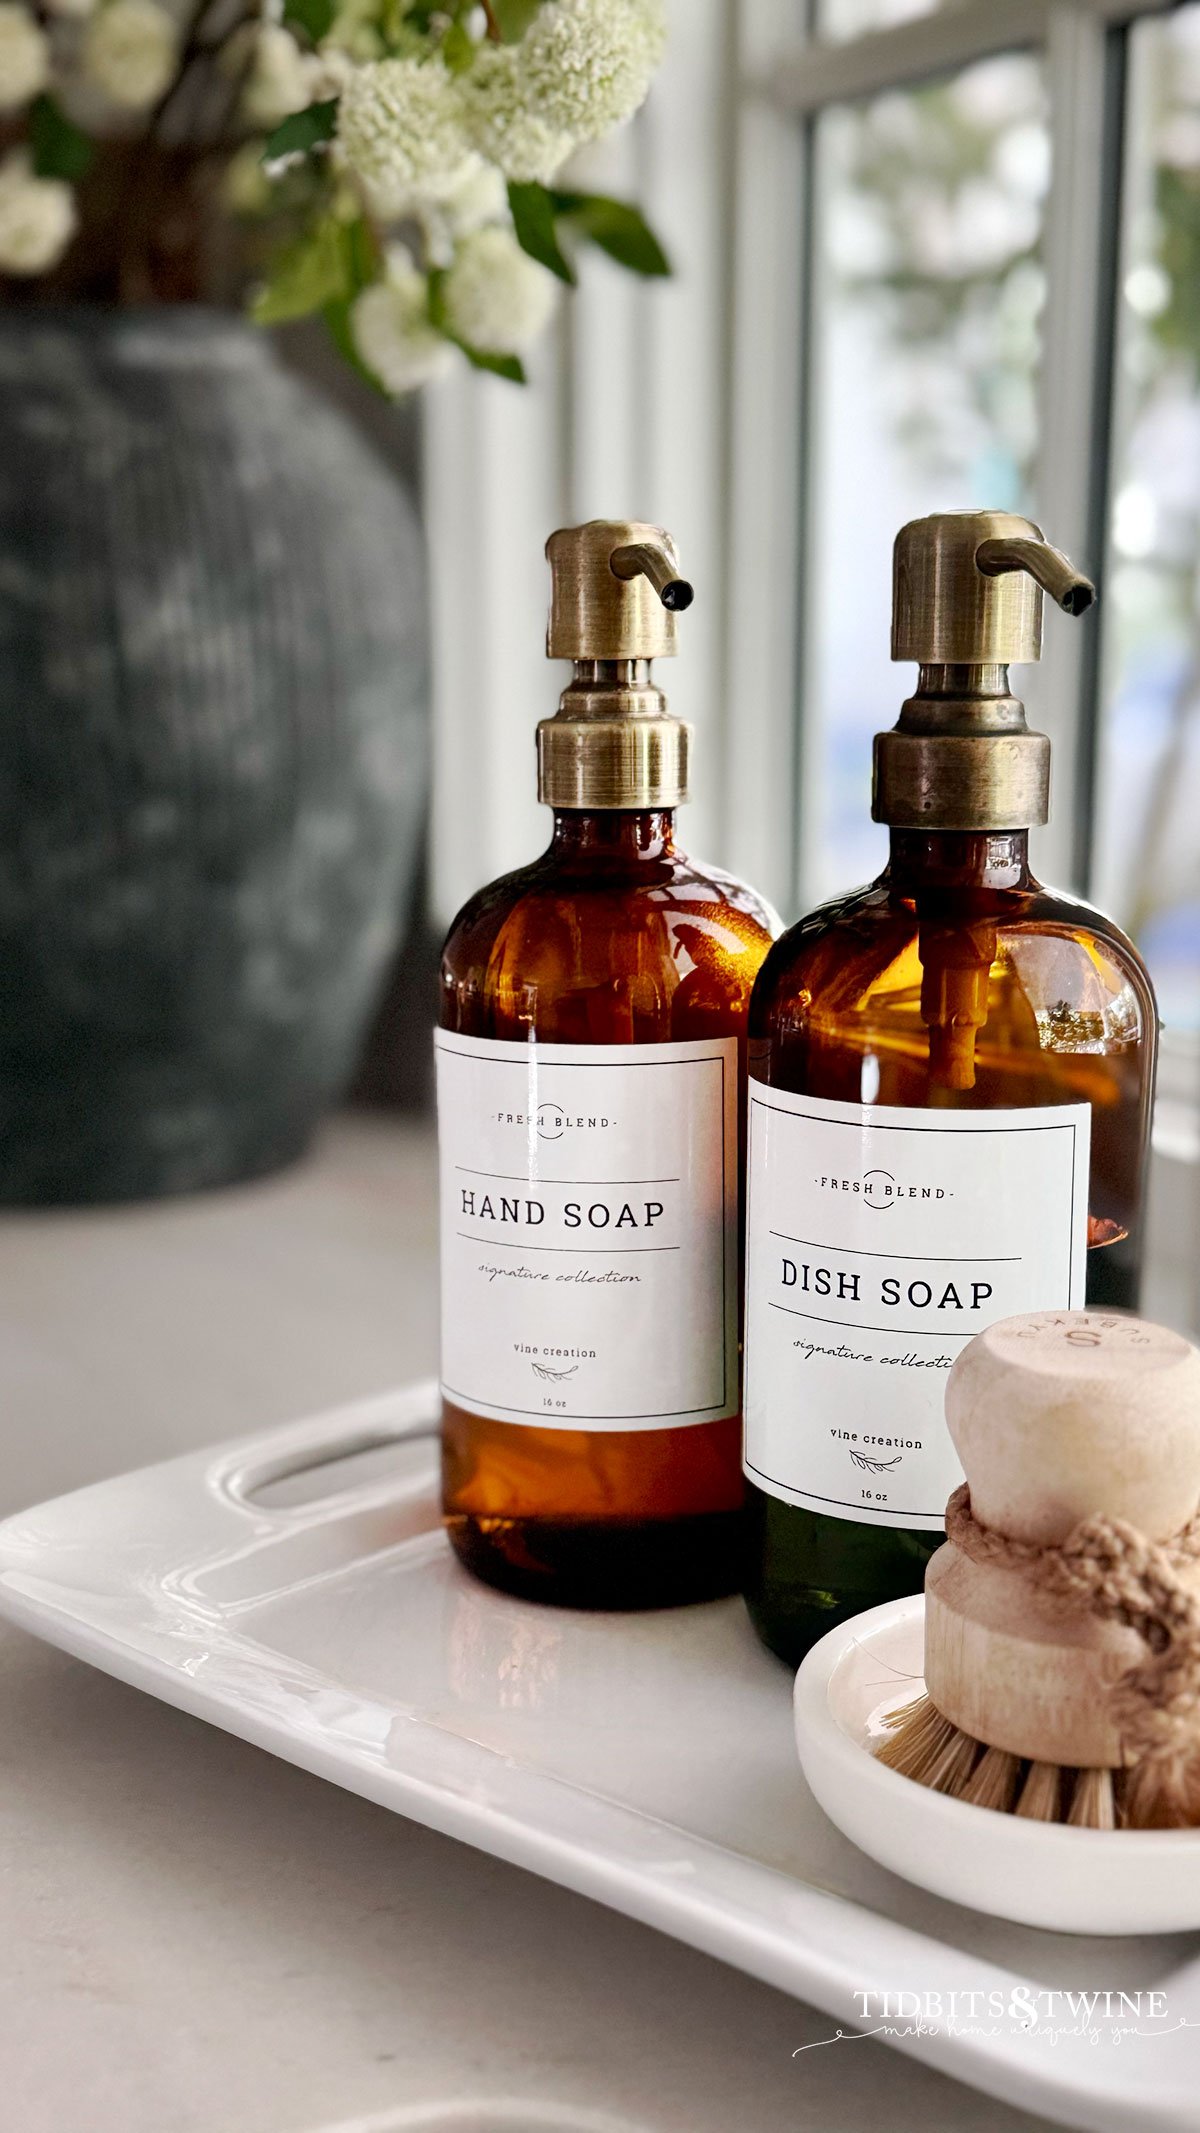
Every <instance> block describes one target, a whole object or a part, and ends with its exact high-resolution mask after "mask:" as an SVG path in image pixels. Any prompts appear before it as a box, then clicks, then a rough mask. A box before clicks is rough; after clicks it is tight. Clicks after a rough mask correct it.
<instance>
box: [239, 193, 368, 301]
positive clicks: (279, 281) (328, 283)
mask: <svg viewBox="0 0 1200 2133" xmlns="http://www.w3.org/2000/svg"><path fill="white" fill-rule="evenodd" d="M349 227H351V228H352V227H353V225H350V226H349ZM353 266H354V262H353V257H352V247H351V243H350V242H349V237H348V226H347V224H346V223H344V222H338V221H336V220H335V218H334V217H333V216H332V215H326V216H325V217H324V219H323V220H322V221H320V222H318V223H317V224H316V225H315V227H314V228H313V229H311V230H307V231H306V232H305V234H304V236H303V237H299V238H297V240H296V242H295V243H294V244H290V245H288V246H287V247H286V248H285V249H284V250H283V251H282V252H281V253H280V254H279V256H278V257H277V259H276V260H275V261H274V263H273V265H272V267H271V271H270V273H269V274H268V276H267V280H266V284H265V286H264V287H263V288H262V289H261V290H260V291H259V293H258V295H257V296H256V297H255V299H254V302H253V304H252V305H251V307H250V314H251V317H252V318H254V319H256V320H257V321H258V324H259V325H260V326H274V325H278V324H279V322H280V321H281V320H283V319H288V318H306V317H307V316H308V314H309V312H310V311H321V310H323V309H324V307H325V305H326V304H330V303H336V302H337V300H338V299H339V298H341V297H349V296H352V295H353V294H355V291H356V283H355V280H354V273H353Z"/></svg>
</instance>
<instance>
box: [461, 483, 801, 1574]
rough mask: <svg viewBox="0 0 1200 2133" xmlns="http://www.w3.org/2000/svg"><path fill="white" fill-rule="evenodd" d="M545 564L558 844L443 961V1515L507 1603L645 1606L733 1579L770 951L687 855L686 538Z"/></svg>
mask: <svg viewBox="0 0 1200 2133" xmlns="http://www.w3.org/2000/svg"><path fill="white" fill-rule="evenodd" d="M546 552H547V554H548V556H549V559H550V567H551V576H552V604H551V611H550V627H549V632H548V636H547V652H548V654H549V656H550V657H551V658H552V659H570V660H573V661H574V677H573V679H572V680H571V682H570V683H569V685H568V687H567V688H566V689H565V691H564V692H563V696H562V700H561V703H560V706H559V710H558V714H557V716H556V717H554V718H549V719H545V720H543V722H542V724H541V725H540V726H539V727H538V732H537V749H538V793H539V797H540V798H541V799H542V800H543V801H545V803H546V804H547V806H549V807H551V808H552V809H553V810H554V828H553V834H552V836H551V840H550V844H549V847H548V849H547V850H546V851H545V852H544V853H543V855H542V857H541V858H540V859H537V860H535V861H534V862H533V864H532V865H530V866H525V867H522V868H520V869H519V870H518V872H516V873H515V874H509V875H507V876H505V877H504V878H503V879H502V880H500V881H497V882H493V883H492V885H491V887H490V888H486V889H483V890H481V891H480V893H479V894H478V895H477V896H475V897H473V898H472V900H471V901H470V903H468V904H467V906H466V908H465V909H464V910H463V911H462V912H461V913H460V915H459V917H458V918H457V919H456V920H455V922H454V925H453V926H452V927H451V929H450V935H449V938H448V940H447V942H446V946H445V950H444V953H443V960H442V982H441V1012H440V1025H441V1026H440V1028H439V1030H438V1033H437V1063H438V1136H439V1149H440V1162H441V1224H442V1239H441V1267H442V1394H443V1444H444V1456H443V1484H444V1508H445V1517H446V1524H447V1527H448V1530H449V1534H450V1538H451V1541H452V1542H453V1545H454V1547H455V1549H456V1550H457V1552H458V1554H459V1556H460V1557H461V1559H462V1560H463V1562H464V1563H466V1564H467V1566H468V1567H469V1568H470V1569H471V1570H473V1571H475V1572H476V1573H477V1575H478V1576H480V1577H482V1578H485V1579H486V1580H487V1581H488V1582H489V1583H491V1584H494V1585H499V1586H502V1587H504V1588H505V1589H506V1590H508V1591H510V1592H517V1593H521V1594H523V1595H525V1596H526V1597H530V1598H535V1599H544V1600H550V1601H556V1602H561V1603H564V1604H566V1605H571V1606H580V1607H614V1608H615V1607H648V1606H658V1605H665V1604H669V1603H672V1602H676V1601H682V1600H692V1599H698V1598H702V1597H706V1596H709V1595H711V1594H715V1593H720V1592H727V1591H730V1590H732V1589H733V1588H734V1587H735V1586H736V1584H737V1583H738V1580H739V1572H740V1562H739V1544H740V1539H741V1510H742V1500H743V1489H742V1473H741V1422H740V1377H741V1372H740V1347H739V1301H740V1265H739V1262H740V1243H741V1226H740V1220H739V1211H740V1182H741V1176H742V1160H741V1150H740V1146H739V1136H740V1130H741V1127H740V1121H741V1119H742V1116H743V1107H742V1104H741V1103H740V1102H739V1085H741V1087H742V1090H743V1092H744V1075H745V1041H746V1020H747V1013H748V1009H749V1002H750V990H751V986H752V984H753V981H754V976H755V973H756V971H757V970H758V967H759V965H760V963H761V962H762V959H763V956H764V955H765V954H766V951H767V948H768V946H769V945H770V941H771V938H772V935H773V933H774V931H775V930H777V929H776V927H775V925H774V922H773V919H772V916H771V913H770V912H769V911H768V910H767V909H766V908H765V907H764V905H763V904H762V903H761V902H760V901H759V899H758V898H757V897H756V896H754V895H753V894H752V892H751V891H750V890H749V889H747V888H743V887H742V885H741V884H740V883H739V882H737V881H733V880H731V879H730V878H729V877H728V876H727V875H724V874H720V873H717V872H715V871H714V870H713V869H712V868H709V867H702V866H699V865H697V864H696V862H695V861H693V860H691V859H689V858H688V857H687V856H686V855H685V854H684V853H683V852H682V851H681V850H680V849H679V847H678V846H677V844H676V842H675V810H676V808H677V807H678V805H679V804H680V802H681V801H683V800H686V798H687V789H688V753H689V740H690V733H689V728H688V727H687V726H686V725H685V724H683V723H682V721H680V720H679V719H676V718H672V717H671V716H670V715H669V713H668V711H667V706H666V702H665V700H664V698H663V696H662V694H661V692H660V691H659V690H658V689H657V688H656V687H655V685H654V683H653V682H652V680H651V676H650V665H649V662H650V661H651V659H653V658H658V657H661V656H662V655H663V654H665V653H669V652H673V651H674V650H675V635H676V616H677V614H678V613H679V611H680V610H682V609H683V608H686V607H687V606H688V605H689V604H690V602H691V597H692V594H691V588H690V586H689V585H687V584H686V582H685V581H684V580H683V579H682V578H681V577H680V575H679V565H678V561H677V558H676V554H675V549H674V546H673V544H672V542H671V540H670V538H669V537H668V535H667V534H665V533H664V532H663V531H662V530H661V529H660V528H659V527H657V526H648V525H640V524H631V523H628V522H619V523H610V522H608V521H594V522H593V523H591V524H589V525H586V526H573V527H568V528H566V529H565V530H563V531H561V532H559V533H555V534H553V535H552V536H551V538H550V540H549V541H548V542H547V548H546Z"/></svg>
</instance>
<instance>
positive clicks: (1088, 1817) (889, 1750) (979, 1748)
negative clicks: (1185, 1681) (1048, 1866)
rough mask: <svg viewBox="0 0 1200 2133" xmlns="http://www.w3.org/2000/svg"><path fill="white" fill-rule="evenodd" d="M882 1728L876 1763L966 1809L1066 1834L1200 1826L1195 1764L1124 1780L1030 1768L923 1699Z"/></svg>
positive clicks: (1146, 1769) (1199, 1766)
mask: <svg viewBox="0 0 1200 2133" xmlns="http://www.w3.org/2000/svg"><path fill="white" fill-rule="evenodd" d="M884 1723H885V1725H886V1726H887V1728H888V1735H887V1739H886V1740H884V1741H882V1742H881V1743H880V1745H879V1747H878V1748H877V1749H876V1750H875V1753H876V1755H877V1757H878V1759H879V1761H880V1762H881V1763H886V1764H887V1766H888V1768H889V1770H896V1771H898V1772H899V1774H900V1776H901V1777H908V1778H913V1779H914V1780H915V1782H916V1783H917V1784H918V1785H926V1786H928V1787H929V1789H930V1790H931V1791H933V1792H943V1793H945V1794H946V1795H947V1796H948V1797H949V1798H950V1799H955V1800H965V1801H967V1803H968V1804H969V1805H970V1806H972V1807H990V1808H992V1809H994V1810H995V1811H996V1812H998V1813H1000V1814H1015V1815H1019V1816H1020V1817H1021V1818H1022V1820H1024V1821H1027V1822H1066V1823H1067V1824H1069V1826H1070V1827H1071V1828H1073V1829H1183V1828H1195V1827H1200V1760H1192V1761H1189V1762H1181V1763H1176V1764H1169V1765H1164V1764H1163V1763H1160V1762H1156V1763H1153V1764H1150V1763H1143V1764H1139V1765H1138V1767H1137V1769H1135V1770H1134V1771H1133V1772H1132V1773H1131V1774H1129V1776H1127V1777H1126V1776H1124V1775H1123V1774H1122V1773H1119V1772H1116V1771H1112V1770H1065V1769H1062V1768H1061V1767H1060V1766H1059V1764H1057V1763H1033V1762H1029V1761H1027V1760H1025V1759H1023V1758H1022V1757H1021V1756H1018V1755H1010V1754H1008V1752H1007V1751H1006V1750H1005V1749H1003V1748H989V1747H987V1746H985V1745H984V1743H983V1742H982V1741H977V1740H973V1739H972V1738H971V1736H970V1734H968V1733H963V1732H960V1730H959V1728H958V1727H957V1726H955V1725H952V1724H951V1722H950V1720H949V1719H948V1718H944V1717H943V1716H942V1713H941V1712H940V1711H939V1710H938V1708H937V1705H936V1704H935V1703H932V1702H931V1701H930V1699H929V1697H928V1696H919V1697H918V1698H917V1700H916V1702H915V1703H910V1704H907V1705H906V1706H905V1707H904V1709H903V1710H899V1711H893V1712H891V1714H890V1715H889V1717H888V1718H887V1719H885V1721H884Z"/></svg>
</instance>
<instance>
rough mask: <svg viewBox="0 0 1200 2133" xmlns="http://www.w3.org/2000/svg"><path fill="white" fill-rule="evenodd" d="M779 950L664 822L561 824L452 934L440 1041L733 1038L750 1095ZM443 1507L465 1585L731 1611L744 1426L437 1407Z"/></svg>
mask: <svg viewBox="0 0 1200 2133" xmlns="http://www.w3.org/2000/svg"><path fill="white" fill-rule="evenodd" d="M774 930H775V927H774V922H773V918H772V914H771V913H770V912H769V911H768V910H767V909H766V908H765V907H764V906H763V905H762V904H761V903H760V902H759V901H758V899H757V898H756V897H755V896H754V895H753V893H752V892H751V891H750V890H749V889H747V888H745V887H743V886H742V885H741V884H740V883H739V882H737V881H734V880H732V879H731V878H730V877H729V876H727V875H724V874H721V873H718V872H716V871H713V870H711V869H708V868H703V867H700V866H698V865H696V864H695V863H694V862H693V861H692V860H690V859H688V858H687V857H686V856H685V855H684V854H683V853H682V852H680V851H679V850H678V849H677V848H676V845H675V842H674V810H673V809H670V808H659V809H644V810H621V809H612V810H605V809H597V810H595V811H591V810H585V809H558V810H556V812H555V816H554V832H553V837H552V840H551V843H550V846H549V849H548V850H547V851H546V852H545V854H544V855H543V856H542V857H541V858H540V859H538V860H536V861H535V862H534V863H533V864H532V865H530V866H527V867H523V868H521V869H519V870H518V871H517V872H516V873H514V874H509V875H507V876H506V877H504V878H503V879H502V880H500V881H498V882H494V883H493V884H492V885H491V886H490V887H489V888H487V889H484V890H483V891H481V893H480V894H479V895H477V896H476V897H474V898H473V899H472V901H471V902H470V903H469V904H467V906H466V908H465V909H464V910H463V912H462V913H461V914H460V916H459V918H458V919H457V920H456V921H455V924H454V926H453V927H452V929H451V932H450V935H449V938H448V940H447V942H446V946H445V949H444V951H443V957H442V975H441V1007H440V1022H441V1026H442V1028H443V1029H445V1030H452V1031H456V1032H458V1033H459V1034H460V1035H462V1036H466V1037H472V1038H485V1039H486V1038H491V1039H516V1040H520V1041H525V1042H529V1041H534V1042H536V1043H538V1044H547V1045H553V1044H586V1045H627V1044H639V1045H642V1044H654V1043H669V1042H676V1041H680V1040H684V1039H704V1038H711V1037H736V1038H737V1040H738V1057H739V1080H740V1082H741V1083H742V1084H743V1085H744V1079H745V1070H746V1053H745V1038H746V1025H747V1015H748V1010H749V1002H750V992H751V987H752V985H753V981H754V977H755V974H756V972H757V971H758V969H759V966H760V964H761V962H762V960H763V957H764V955H765V954H766V951H767V949H768V947H769V945H770V942H771V939H772V935H773V932H774ZM743 1113H744V1106H743V1105H742V1104H740V1103H739V1117H741V1116H742V1115H743ZM443 1503H444V1512H445V1520H446V1526H447V1530H448V1532H449V1535H450V1539H451V1542H452V1544H453V1546H454V1548H455V1550H456V1552H457V1554H458V1555H459V1557H460V1558H461V1560H462V1561H463V1562H464V1563H465V1564H466V1565H467V1567H468V1568H469V1569H470V1570H472V1571H474V1572H475V1574H476V1575H477V1576H478V1577H481V1578H483V1579H485V1580H486V1581H487V1582H488V1583H489V1584H493V1585H498V1586H501V1587H502V1588H504V1589H505V1590H507V1591H509V1592H515V1593H519V1594H521V1595H523V1596H524V1597H527V1598H532V1599H540V1600H547V1601H553V1602H558V1603H561V1604H564V1605H568V1606H577V1607H604V1608H630V1607H653V1606H661V1605H669V1604H674V1603H676V1602H680V1601H685V1600H695V1599H702V1598H707V1597H710V1596H712V1595H715V1594H718V1593H724V1592H729V1591H732V1590H733V1589H735V1587H736V1586H737V1584H738V1583H739V1582H740V1571H741V1542H742V1506H743V1484H742V1468H741V1418H740V1416H736V1415H735V1416H729V1417H727V1418H725V1419H724V1420H720V1421H716V1422H707V1423H697V1424H694V1425H691V1426H687V1427H683V1428H678V1427H675V1428H665V1429H656V1428H653V1427H651V1428H639V1429H636V1430H629V1431H624V1430H617V1431H604V1432H600V1431H595V1432H589V1431H586V1430H581V1429H577V1428H565V1429H560V1428H543V1427H541V1426H539V1425H537V1424H523V1423H511V1422H502V1421H495V1420H491V1419H488V1418H486V1417H484V1416H481V1415H477V1414H473V1413H470V1412H468V1411H467V1409H465V1408H464V1407H462V1406H458V1405H455V1404H454V1403H452V1402H451V1401H450V1400H445V1401H444V1403H443Z"/></svg>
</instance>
